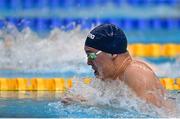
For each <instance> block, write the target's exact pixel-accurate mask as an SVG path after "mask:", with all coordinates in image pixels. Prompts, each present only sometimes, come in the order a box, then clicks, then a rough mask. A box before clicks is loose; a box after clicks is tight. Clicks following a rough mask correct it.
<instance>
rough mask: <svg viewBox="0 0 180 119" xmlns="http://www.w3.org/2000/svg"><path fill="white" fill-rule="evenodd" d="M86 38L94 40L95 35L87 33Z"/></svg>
mask: <svg viewBox="0 0 180 119" xmlns="http://www.w3.org/2000/svg"><path fill="white" fill-rule="evenodd" d="M87 37H89V38H90V39H94V38H95V35H93V34H91V33H89V34H88V36H87Z"/></svg>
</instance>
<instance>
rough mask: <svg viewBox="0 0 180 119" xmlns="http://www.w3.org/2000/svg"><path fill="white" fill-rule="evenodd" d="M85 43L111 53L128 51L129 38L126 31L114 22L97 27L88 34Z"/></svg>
mask: <svg viewBox="0 0 180 119" xmlns="http://www.w3.org/2000/svg"><path fill="white" fill-rule="evenodd" d="M85 45H86V46H89V47H92V48H95V49H97V50H101V51H103V52H106V53H111V54H120V53H125V52H126V51H127V39H126V36H125V34H124V32H123V31H122V30H121V29H120V28H118V27H117V26H115V25H113V24H102V25H99V26H97V27H95V28H94V29H93V30H92V31H91V32H90V33H89V34H88V36H87V38H86V42H85Z"/></svg>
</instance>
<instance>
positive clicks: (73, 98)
mask: <svg viewBox="0 0 180 119" xmlns="http://www.w3.org/2000/svg"><path fill="white" fill-rule="evenodd" d="M86 101H87V100H86V99H85V98H84V97H82V96H81V95H67V94H65V95H63V97H61V102H62V103H64V104H70V103H73V102H78V103H83V102H86Z"/></svg>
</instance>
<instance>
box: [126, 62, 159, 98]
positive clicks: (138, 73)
mask: <svg viewBox="0 0 180 119" xmlns="http://www.w3.org/2000/svg"><path fill="white" fill-rule="evenodd" d="M124 82H125V83H126V84H127V85H128V86H129V87H130V88H132V89H133V90H134V91H135V92H136V93H138V94H139V95H141V94H143V93H145V91H147V90H153V89H155V88H157V87H160V83H159V80H158V78H157V76H156V75H155V73H154V72H153V70H152V69H151V68H150V67H149V66H148V65H147V64H146V63H144V62H141V61H136V60H135V61H133V62H132V63H131V64H130V65H129V66H128V67H127V68H126V70H125V72H124Z"/></svg>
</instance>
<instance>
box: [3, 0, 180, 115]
mask: <svg viewBox="0 0 180 119" xmlns="http://www.w3.org/2000/svg"><path fill="white" fill-rule="evenodd" d="M3 1H5V0H3ZM13 1H14V0H10V2H12V4H10V6H9V8H8V9H6V8H3V7H1V9H0V10H1V11H3V12H2V14H1V16H0V17H1V18H3V19H2V21H4V20H5V21H6V20H7V21H9V22H10V23H8V24H6V26H5V27H4V24H1V23H4V22H1V20H0V77H6V78H15V77H24V78H33V77H41V78H55V77H62V78H67V79H68V78H71V79H72V81H73V87H72V88H71V89H69V90H68V91H67V92H65V94H66V95H81V96H83V97H85V98H86V99H87V100H88V101H87V102H78V101H75V102H73V103H70V104H66V103H63V98H64V93H62V92H61V91H18V92H17V91H0V117H17V118H18V117H23V118H26V117H30V118H31V117H35V118H37V117H44V118H45V117H51V118H54V117H58V118H61V117H64V118H67V117H71V118H76V117H77V118H78V117H79V118H81V117H84V118H87V117H88V118H94V117H96V118H98V117H99V118H117V117H118V118H120V117H125V118H128V117H129V118H130V117H137V118H139V117H155V118H157V117H180V115H178V113H179V112H180V111H177V113H176V114H169V113H166V112H164V111H163V110H162V109H158V108H156V107H154V106H152V105H148V104H146V103H145V102H143V101H142V100H139V99H138V98H137V97H136V96H135V95H134V94H133V93H132V92H131V91H129V89H128V87H126V86H124V85H123V83H122V82H119V81H115V82H102V81H100V80H99V79H94V76H93V71H92V69H91V67H90V66H87V64H86V55H85V52H84V51H83V49H84V47H83V46H84V39H85V38H86V36H87V34H88V31H89V28H90V27H91V26H92V24H93V23H97V22H113V23H117V25H123V26H122V28H123V29H125V33H126V35H127V38H128V42H129V44H134V43H144V44H148V43H157V44H167V43H174V44H180V40H179V37H180V34H179V32H180V29H179V26H180V22H179V19H178V17H179V9H178V2H177V0H174V2H173V1H170V0H167V3H166V2H165V3H164V4H163V5H162V4H161V3H160V2H158V0H153V1H154V2H152V3H151V2H149V3H150V5H147V6H146V4H145V3H146V2H143V0H142V3H141V2H139V3H138V2H137V1H138V0H128V1H129V2H130V3H128V4H131V5H132V6H133V7H132V6H131V5H128V4H127V3H125V2H126V1H123V0H122V1H123V2H122V6H120V8H121V9H122V10H121V11H119V12H115V11H118V10H119V6H118V5H119V4H120V1H121V0H113V2H115V3H116V2H119V3H118V5H117V6H116V7H115V6H112V4H109V5H108V4H107V6H106V7H104V8H106V9H107V10H108V11H109V12H108V13H105V12H101V11H103V10H104V8H103V7H101V10H100V12H97V10H98V9H99V7H100V6H96V7H92V6H91V4H90V6H86V5H88V4H85V3H83V4H84V5H85V6H82V7H80V8H79V9H76V7H75V8H72V6H70V9H69V7H68V10H66V9H67V6H66V5H67V4H69V3H67V4H66V1H64V2H65V3H64V4H60V6H61V7H62V8H61V9H60V10H61V11H62V12H60V13H59V11H58V10H59V9H57V8H54V9H53V10H50V11H48V10H47V9H44V7H45V8H47V6H46V3H45V4H44V5H45V6H43V4H42V6H41V3H39V2H42V1H41V0H38V2H37V3H38V4H37V6H35V8H32V6H33V5H32V4H31V2H30V1H28V0H24V1H25V2H27V4H24V6H23V7H25V9H24V11H23V10H22V9H21V8H18V7H16V5H17V3H18V2H17V3H16V2H15V3H14V2H13ZM19 1H20V0H19ZM57 1H58V0H53V2H52V3H56V2H57ZM62 1H63V0H62ZM80 1H81V0H80ZM98 1H99V2H100V1H101V0H98ZM133 1H136V2H137V3H138V4H141V5H142V6H141V5H140V6H141V7H140V6H139V5H138V4H135V3H136V2H133ZM139 1H140V0H139ZM81 2H82V1H81ZM106 2H107V1H106V0H105V3H106ZM111 2H112V1H111ZM131 2H132V3H131ZM168 2H169V3H168ZM176 2H177V4H174V3H176ZM2 3H3V2H2ZM147 3H148V2H147ZM149 3H148V4H149ZM92 4H97V3H95V2H93V0H92ZM99 4H102V1H101V3H99ZM113 4H114V3H113ZM124 4H125V5H124ZM157 4H158V5H160V6H158V5H157ZM169 4H170V6H169ZM0 5H1V6H5V5H3V4H1V3H0ZM31 5H32V6H31ZM38 5H39V6H38ZM50 5H54V6H53V7H59V6H56V4H50ZM58 5H59V4H58ZM115 5H116V4H115ZM123 5H124V6H123ZM39 7H40V8H41V9H38V11H37V8H39ZM51 7H52V6H51ZM85 7H87V8H88V9H86V10H85V11H84V12H83V11H82V9H84V8H85ZM91 7H92V8H91ZM2 8H3V9H2ZM71 8H72V9H71ZM144 9H145V10H146V12H147V14H142V12H141V11H142V10H144ZM14 10H16V13H17V14H14ZM89 10H90V11H91V12H89ZM152 10H153V11H154V12H155V13H154V14H153V13H152ZM39 11H41V12H39ZM64 11H67V14H65V13H64ZM72 11H73V12H72ZM156 11H157V12H156ZM34 12H38V13H37V14H34ZM47 13H49V14H47ZM51 13H54V14H51ZM87 13H88V15H87ZM110 13H111V14H110ZM68 15H69V16H71V17H70V18H69V16H68ZM54 16H55V19H54ZM23 17H25V18H23ZM39 17H41V18H39ZM49 17H50V21H51V24H50V23H49V22H46V20H49ZM51 17H53V18H52V19H51ZM81 17H83V18H81ZM86 17H90V19H86ZM171 17H173V19H171ZM16 18H17V19H16ZM19 18H20V20H21V21H20V22H19V21H18V20H19ZM26 18H27V19H30V22H31V21H32V24H31V23H27V24H26V20H27V19H26ZM46 18H47V19H46ZM56 18H58V19H56ZM59 18H60V19H59ZM61 18H62V19H61ZM73 20H75V22H76V23H78V24H79V25H80V26H81V25H84V26H85V28H88V29H81V28H80V27H75V28H74V26H73V28H71V27H72V26H71V25H70V26H69V27H70V28H67V29H68V30H67V29H63V30H61V29H59V28H60V26H61V25H63V23H64V24H66V25H68V23H71V22H72V21H73ZM52 21H53V22H52ZM142 21H143V22H142ZM27 22H29V21H28V20H27ZM79 22H80V23H79ZM121 22H122V23H121ZM21 23H22V24H21ZM46 23H47V25H46ZM141 23H142V24H144V23H145V25H142V24H141ZM52 24H54V25H55V26H56V27H52V28H50V27H49V26H51V25H52ZM21 25H22V26H21ZM23 25H25V26H26V25H27V26H29V27H27V26H26V27H24V26H23ZM44 25H45V26H44ZM2 26H3V28H2ZM48 28H49V29H48ZM38 30H39V31H38ZM41 30H42V31H41ZM39 32H40V34H39ZM137 58H139V59H141V60H145V61H147V62H148V63H149V64H150V65H151V66H152V68H153V69H154V70H155V72H156V74H157V75H158V76H159V77H161V78H163V77H171V78H178V77H180V70H179V69H180V57H179V56H178V55H177V56H176V57H158V58H153V57H137ZM84 77H92V78H93V80H92V82H91V83H90V84H85V83H84V81H83V78H84ZM105 87H106V88H105ZM112 92H113V93H112ZM167 97H169V98H170V99H171V100H172V101H173V102H174V103H175V108H177V109H178V108H179V107H180V105H179V104H180V93H179V91H169V92H168V96H167Z"/></svg>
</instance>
